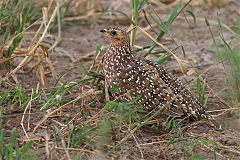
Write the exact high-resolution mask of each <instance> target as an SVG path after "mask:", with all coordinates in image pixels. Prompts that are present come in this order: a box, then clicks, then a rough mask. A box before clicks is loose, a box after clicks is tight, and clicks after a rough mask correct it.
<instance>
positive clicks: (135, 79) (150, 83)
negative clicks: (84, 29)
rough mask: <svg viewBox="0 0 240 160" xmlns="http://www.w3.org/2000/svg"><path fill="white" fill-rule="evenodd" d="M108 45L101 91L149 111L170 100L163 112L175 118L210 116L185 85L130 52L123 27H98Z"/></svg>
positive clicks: (127, 37) (153, 63)
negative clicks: (111, 91)
mask: <svg viewBox="0 0 240 160" xmlns="http://www.w3.org/2000/svg"><path fill="white" fill-rule="evenodd" d="M100 32H102V33H103V34H104V36H105V37H106V38H107V39H108V40H109V42H110V45H109V47H108V49H107V50H106V53H105V54H104V57H103V73H104V75H105V94H108V92H109V90H114V89H115V91H114V92H113V93H112V97H113V98H114V99H116V100H117V101H119V102H123V101H134V102H135V104H136V105H140V106H142V107H143V110H144V111H147V112H150V111H152V110H154V109H156V108H157V107H159V106H160V107H161V106H164V105H166V104H168V103H170V105H169V107H167V108H166V109H165V110H166V113H168V114H170V115H171V114H172V115H173V116H176V117H181V116H189V117H193V118H196V119H202V118H204V119H211V118H212V116H211V115H210V114H209V113H208V112H206V109H205V108H204V107H203V106H202V105H201V104H200V102H199V100H198V99H197V98H196V96H195V95H193V94H192V93H191V92H190V90H189V88H188V87H187V86H186V85H184V84H183V82H182V81H180V80H179V79H178V78H177V77H176V76H174V75H173V74H171V73H170V72H169V71H167V70H166V69H165V68H163V67H162V66H161V65H159V64H157V63H155V62H153V61H150V60H148V59H145V58H141V57H139V56H136V55H135V54H134V51H133V50H132V48H131V46H130V38H129V35H128V33H127V31H126V30H125V29H122V28H120V27H116V26H114V27H108V28H106V29H102V30H100Z"/></svg>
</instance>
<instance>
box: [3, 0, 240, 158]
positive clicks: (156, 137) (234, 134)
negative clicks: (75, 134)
mask: <svg viewBox="0 0 240 160" xmlns="http://www.w3.org/2000/svg"><path fill="white" fill-rule="evenodd" d="M102 3H103V4H104V5H105V7H106V5H107V4H108V2H105V1H103V2H102ZM173 7H174V6H171V5H166V6H164V7H163V8H162V9H161V7H160V9H159V11H160V12H159V13H160V15H159V16H162V17H168V15H170V14H171V12H172V11H173ZM239 7H240V1H237V0H235V1H230V2H229V3H228V4H227V5H224V6H221V7H219V8H218V7H209V8H204V7H203V6H195V5H190V6H189V7H188V9H189V10H191V11H192V12H193V13H194V14H195V16H196V18H197V24H196V25H195V24H194V23H193V21H192V19H191V17H189V16H188V18H187V20H188V23H187V21H186V19H185V17H184V15H183V14H181V15H180V16H179V17H180V18H178V19H177V20H176V21H175V22H174V23H173V25H172V26H171V28H170V30H169V33H170V34H171V36H169V35H167V36H165V37H164V38H163V40H162V41H161V43H163V44H164V45H165V46H166V47H168V48H171V49H172V48H175V47H176V46H177V45H182V46H183V47H184V49H185V52H186V57H185V58H186V60H188V62H190V63H188V64H187V65H186V66H187V68H188V69H191V68H195V69H196V70H197V71H198V72H199V73H203V72H205V71H206V70H208V71H207V72H205V73H204V74H203V75H202V76H203V78H205V79H206V81H207V84H208V89H207V93H210V94H209V99H208V104H207V108H208V110H209V111H212V110H220V109H229V106H227V105H226V104H225V102H227V104H230V105H232V106H231V107H234V104H233V103H231V101H230V99H231V97H225V96H226V95H229V94H228V92H227V87H228V85H227V84H226V80H225V70H224V66H223V64H222V63H218V64H217V62H219V59H218V56H217V55H216V54H215V49H214V43H213V40H212V37H211V34H210V33H209V29H208V27H207V26H206V24H205V18H207V19H209V20H213V21H215V22H217V17H218V16H219V17H220V18H221V22H222V23H224V24H226V25H227V26H229V27H232V26H233V25H234V24H235V23H236V22H237V17H239V16H240V12H239V10H238V8H239ZM123 8H124V9H123V10H126V11H130V9H129V6H127V5H123ZM185 16H186V15H185ZM164 19H166V18H164ZM140 22H141V23H140V26H141V25H142V26H147V23H146V21H144V20H142V21H140ZM113 25H118V26H122V27H125V28H127V27H128V26H129V23H127V22H126V20H122V21H118V20H105V19H101V18H100V19H95V18H93V19H87V20H81V21H74V25H72V26H70V25H67V23H66V22H65V24H64V25H63V31H62V39H61V42H60V43H59V44H58V46H57V48H58V49H61V50H64V51H66V52H67V53H68V54H70V56H67V55H65V54H57V53H54V54H50V55H49V58H50V59H51V60H52V62H53V64H54V68H55V69H56V72H57V75H59V76H61V81H62V82H64V81H68V82H69V81H73V82H74V81H78V80H81V79H82V78H83V77H84V74H83V70H82V69H81V66H84V67H85V68H88V67H89V66H90V65H91V63H92V60H93V58H94V54H91V53H92V52H93V53H94V52H95V50H96V45H100V44H107V43H108V42H107V41H106V39H105V38H104V37H103V35H102V34H101V33H100V32H99V30H100V29H102V28H105V27H108V26H113ZM69 26H70V27H69ZM210 27H211V29H212V32H213V35H214V37H216V40H217V41H219V42H220V38H219V32H218V28H217V25H213V24H211V25H210ZM148 32H150V33H151V35H153V36H154V37H155V36H156V33H154V31H153V30H152V29H150V30H148ZM139 34H140V32H137V41H136V44H137V45H147V44H149V42H150V41H149V40H147V39H146V38H144V37H143V36H141V35H139ZM138 35H139V36H138ZM223 35H224V37H225V40H226V41H227V42H229V43H233V42H234V34H233V33H231V32H229V31H228V30H226V29H223ZM172 38H173V39H174V40H175V42H174V41H173V40H172ZM221 43H222V42H221ZM176 54H177V55H178V56H179V57H183V55H182V54H181V52H180V51H179V50H177V51H176ZM69 57H72V59H73V60H75V62H73V61H72V60H71V59H70V58H69ZM147 58H149V59H156V56H153V55H151V56H148V57H147ZM163 65H164V67H165V68H167V69H168V70H169V71H171V72H173V73H174V74H176V75H177V76H179V77H180V79H183V80H191V79H193V78H194V76H193V75H188V76H183V74H182V73H181V71H180V68H179V66H178V64H177V63H176V61H175V60H174V59H172V60H171V61H169V62H167V63H166V64H163ZM29 68H30V67H29ZM29 68H24V69H22V70H21V71H20V72H18V73H17V74H16V76H17V79H18V81H19V82H20V83H21V84H23V85H24V86H25V88H27V89H31V88H35V86H36V85H37V83H38V82H39V75H38V74H36V73H32V72H30V73H29V72H28V71H29ZM4 70H5V71H4ZM0 73H1V74H2V75H4V74H5V73H6V68H5V69H2V70H1V72H0ZM46 78H47V81H46V82H47V83H46V86H45V88H48V87H51V86H52V85H53V84H54V80H53V79H52V77H51V75H50V74H47V75H46ZM190 87H191V89H193V91H194V88H195V86H194V84H193V83H192V84H191V85H190ZM76 92H78V91H76ZM79 92H81V89H79ZM213 93H214V94H213ZM215 94H217V95H218V96H220V97H225V98H224V99H219V98H218V97H216V95H215ZM99 99H101V98H99ZM223 101H224V102H223ZM72 107H73V108H71V110H72V111H70V110H69V108H63V111H66V110H67V111H68V113H67V114H69V115H68V116H69V117H74V116H75V114H76V112H77V111H78V110H79V109H78V108H77V107H76V106H75V108H74V106H72ZM100 107H102V106H100ZM31 112H32V113H34V112H36V113H39V114H37V115H36V116H32V117H31V120H30V128H31V129H30V130H29V131H28V133H29V134H30V135H31V134H32V133H31V132H32V130H33V128H34V127H35V126H36V124H37V123H38V122H39V121H40V119H41V118H42V117H43V116H44V115H45V114H46V113H45V112H44V111H39V106H37V105H36V107H34V108H32V111H31ZM91 112H93V113H91V114H90V115H95V114H94V111H91ZM218 113H221V112H218ZM18 114H19V113H14V114H13V113H11V114H8V115H7V117H8V118H5V119H4V122H3V127H4V129H5V131H6V133H7V134H6V135H9V134H10V133H11V129H12V128H13V127H17V128H19V129H18V130H19V131H21V133H19V134H18V136H19V140H20V141H21V142H22V143H24V133H23V132H22V128H21V125H20V122H21V118H22V114H19V115H21V116H19V115H18ZM214 114H215V113H214ZM58 116H63V114H56V115H55V117H51V118H49V119H48V120H47V121H46V122H45V123H44V125H42V126H41V127H40V128H39V129H38V130H37V132H36V133H35V134H32V135H31V137H35V138H36V142H35V144H34V146H35V148H34V149H33V152H37V153H38V155H39V158H40V159H44V158H46V157H45V154H46V153H45V148H44V145H45V142H42V141H41V140H42V139H44V138H46V137H45V136H46V135H47V134H48V135H51V133H52V132H53V131H52V130H49V129H48V128H49V127H47V126H48V125H52V124H53V123H55V122H54V120H56V119H57V118H58ZM77 116H81V114H80V113H79V114H77ZM60 119H61V118H60ZM62 119H63V118H62ZM62 119H61V120H60V121H61V122H63V120H62ZM58 120H59V119H58ZM216 121H218V123H220V124H221V125H222V127H223V131H216V130H214V129H212V128H209V127H206V126H205V125H204V124H201V125H196V126H194V127H192V128H188V129H187V131H186V132H184V134H185V135H186V137H191V136H193V135H194V136H196V135H199V137H200V138H206V139H209V140H212V141H214V142H216V144H218V145H217V147H216V152H217V155H216V156H217V159H231V158H232V159H240V134H239V133H240V119H239V117H238V114H237V113H236V112H235V111H234V110H231V109H229V111H227V112H226V113H224V114H222V115H219V116H217V117H216ZM135 134H136V135H135V136H136V138H137V141H138V144H136V140H134V139H133V138H130V139H129V140H128V141H127V143H124V144H123V145H122V147H121V149H120V150H119V152H118V153H117V154H118V158H120V159H187V157H190V156H191V155H188V154H183V151H182V150H181V148H183V146H184V144H186V143H187V142H186V143H185V142H181V143H179V144H178V143H175V144H174V145H169V144H167V143H164V140H165V139H164V138H165V135H162V134H159V133H158V132H156V130H151V129H149V128H145V127H144V128H142V129H140V130H139V131H137V132H136V133H135ZM38 144H39V145H38ZM40 144H41V145H40ZM62 153H63V154H64V152H62ZM191 153H193V152H191ZM194 153H197V154H198V155H201V156H203V157H204V158H205V159H214V156H215V155H214V151H212V150H211V149H207V148H197V149H196V150H195V151H194ZM141 154H142V155H141ZM56 155H57V154H56ZM60 155H61V154H60ZM60 155H58V156H53V157H52V159H58V158H60V157H61V156H60ZM91 157H92V158H93V159H94V158H96V157H95V156H94V155H93V156H91ZM100 159H101V158H100Z"/></svg>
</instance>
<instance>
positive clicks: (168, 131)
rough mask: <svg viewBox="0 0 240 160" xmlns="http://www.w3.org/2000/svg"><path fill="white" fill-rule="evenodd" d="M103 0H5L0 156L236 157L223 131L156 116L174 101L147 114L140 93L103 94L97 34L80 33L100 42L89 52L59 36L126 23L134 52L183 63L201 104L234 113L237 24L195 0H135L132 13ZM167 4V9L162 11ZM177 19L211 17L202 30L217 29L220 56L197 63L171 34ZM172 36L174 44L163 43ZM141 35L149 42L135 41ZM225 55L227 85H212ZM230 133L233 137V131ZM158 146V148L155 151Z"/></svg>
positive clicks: (238, 95) (0, 28)
mask: <svg viewBox="0 0 240 160" xmlns="http://www.w3.org/2000/svg"><path fill="white" fill-rule="evenodd" d="M169 2H170V1H169ZM215 2H216V0H214V3H215ZM101 3H102V2H101V1H97V0H81V1H75V0H74V1H70V0H66V1H54V0H45V1H37V0H35V1H24V0H3V1H2V2H0V20H1V21H0V42H1V43H0V126H1V127H0V129H1V130H0V157H1V158H2V159H9V160H11V159H12V160H13V159H19V160H20V159H29V160H30V159H60V158H63V155H64V157H65V158H66V159H94V157H102V158H106V159H108V158H115V159H124V158H126V157H128V156H129V157H130V158H131V157H132V158H136V157H137V158H139V159H140V158H142V159H148V157H151V158H152V157H153V156H155V158H157V159H164V158H165V159H180V158H184V159H188V160H201V159H226V158H228V159H237V158H238V157H237V156H239V154H240V144H237V142H236V144H235V143H234V145H232V144H230V145H228V144H225V142H223V141H220V140H218V139H214V138H216V137H217V138H219V137H218V136H219V134H218V133H217V131H212V130H211V131H212V132H210V131H209V130H210V129H209V127H206V126H205V125H204V123H201V121H200V122H191V123H190V122H189V121H186V120H185V119H173V118H171V117H164V118H163V117H159V114H160V113H161V112H162V111H163V110H164V108H166V107H168V105H169V104H167V105H166V106H164V107H162V108H156V109H155V110H154V111H153V112H152V113H151V114H149V113H148V114H146V113H144V112H143V111H142V109H141V106H137V107H133V102H134V100H133V101H132V102H123V103H117V102H116V101H110V102H106V101H105V99H104V87H103V86H104V76H103V75H102V72H101V71H100V68H101V59H102V57H103V54H104V52H105V50H106V48H107V46H105V45H101V44H99V42H100V41H98V40H96V37H94V38H93V40H89V39H86V37H85V36H84V34H83V35H80V34H79V33H77V32H78V31H75V32H76V33H74V34H79V37H80V38H81V39H84V38H85V40H84V43H85V42H86V41H93V42H92V43H93V44H92V45H93V46H96V48H95V50H94V51H92V52H90V53H88V46H91V45H85V44H84V43H82V41H81V43H80V42H77V48H75V49H79V48H81V47H82V46H83V47H86V48H85V49H83V51H82V50H81V51H79V52H84V53H79V54H81V55H78V56H77V57H78V58H76V56H74V55H72V54H71V51H70V50H72V49H73V48H71V49H69V48H68V47H67V45H65V44H64V42H63V41H67V42H68V43H67V44H68V45H70V43H71V42H72V41H77V40H76V39H71V38H69V39H67V38H68V36H66V37H67V38H66V37H65V34H68V33H69V34H70V32H71V29H73V30H74V29H76V28H82V29H83V28H84V26H89V27H88V30H87V31H86V33H85V34H87V35H91V34H92V33H91V31H93V30H94V29H92V30H90V28H92V26H97V28H98V27H103V26H104V27H106V25H125V26H127V27H129V32H130V38H131V45H132V46H133V48H134V51H135V53H136V54H138V55H139V56H143V57H147V56H150V57H151V56H152V57H154V58H155V61H156V62H157V63H158V64H161V65H166V64H170V63H173V64H174V63H175V62H177V65H175V67H176V66H178V68H177V69H176V70H180V71H181V72H182V73H181V75H184V76H185V77H191V78H192V80H191V81H189V83H188V84H189V86H190V88H194V87H195V88H196V92H195V93H196V95H197V96H198V98H199V99H200V102H201V103H202V104H203V105H204V106H205V107H208V108H209V107H211V105H208V104H209V103H211V104H212V103H213V104H217V103H220V106H221V108H211V113H214V114H215V115H216V116H215V117H216V118H219V116H220V115H225V114H224V113H226V112H228V111H238V110H239V102H240V78H239V77H240V55H239V49H240V46H239V43H238V41H239V35H238V34H239V33H240V32H239V28H240V26H239V25H238V23H236V25H235V26H234V29H231V28H230V27H228V26H227V25H225V24H224V21H222V20H220V18H216V19H217V20H210V19H201V18H200V17H198V16H199V15H195V13H194V11H193V10H194V9H193V10H191V8H194V7H198V8H201V7H202V6H200V7H199V6H193V5H191V4H192V1H191V0H188V1H179V2H178V3H177V1H175V2H173V3H170V4H164V3H163V2H156V1H151V0H131V1H129V5H130V6H131V8H128V7H126V6H125V8H124V9H127V10H128V12H127V11H125V10H124V11H123V10H121V8H118V7H117V6H118V5H120V2H115V3H113V2H108V3H107V4H105V5H106V6H107V8H106V7H102V6H101V5H102V4H101ZM103 3H104V2H103ZM229 3H230V2H229ZM83 6H84V7H83ZM204 6H205V4H204ZM123 7H124V6H123ZM161 7H163V8H161ZM164 7H165V9H164ZM211 7H212V6H211ZM218 7H219V6H218ZM222 7H224V6H222ZM79 10H80V11H81V12H79ZM162 10H164V11H165V12H166V13H168V15H167V16H162V14H161V11H162ZM170 11H171V12H170ZM178 20H180V21H183V22H184V24H185V25H186V26H187V29H189V33H190V32H191V31H192V30H191V29H192V28H196V27H198V26H201V25H202V24H204V23H203V22H205V26H204V27H206V28H207V29H208V31H209V32H208V33H207V32H206V33H205V34H207V35H209V36H211V37H212V41H211V43H212V44H213V46H214V48H215V50H214V51H215V55H217V56H216V57H218V61H220V62H217V63H216V64H213V65H212V66H210V67H207V68H203V69H202V70H200V69H199V70H198V71H197V70H196V69H195V67H194V66H195V64H193V62H192V60H191V58H189V57H188V50H187V49H185V48H184V45H181V43H180V42H179V41H178V40H177V39H176V38H175V37H174V35H173V34H172V31H171V30H172V28H174V27H175V28H176V26H174V23H177V21H178ZM109 21H110V22H109ZM126 23H127V25H126ZM181 23H182V22H181ZM76 26H77V27H76ZM142 26H145V28H144V27H142ZM179 28H180V29H181V25H179ZM216 30H217V33H218V35H217V36H216V34H215V32H214V31H216ZM226 30H228V31H230V33H231V34H233V35H234V40H233V41H231V42H229V40H228V39H226V37H224V33H225V32H226ZM150 31H151V32H150ZM93 32H94V31H93ZM64 33H65V34H64ZM94 35H95V33H94ZM70 36H71V35H70ZM82 36H83V37H82ZM141 38H145V39H144V40H142V39H141ZM169 39H170V40H171V44H172V45H170V46H169V45H163V44H162V42H165V41H166V42H167V41H168V40H169ZM94 40H96V41H94ZM148 40H150V41H148ZM139 41H141V42H144V45H138V44H139ZM190 41H191V40H189V43H190ZM60 42H63V44H62V43H60ZM64 47H65V48H64ZM71 47H72V46H71ZM75 47H76V46H75ZM89 48H91V47H89ZM199 54H200V53H199ZM62 59H63V60H62ZM216 61H217V58H216ZM83 62H84V63H83ZM219 63H220V64H222V66H223V70H222V71H224V75H225V79H226V82H227V85H224V84H223V85H222V86H221V87H222V88H221V90H217V91H216V90H214V89H213V88H212V86H211V85H210V84H209V83H208V78H209V77H206V75H205V73H207V72H208V71H209V70H210V69H211V68H212V67H216V66H217V65H219ZM66 64H67V67H66ZM189 66H190V67H189ZM65 67H66V68H65ZM201 67H205V65H203V66H201ZM201 67H200V68H201ZM63 68H64V69H63ZM59 70H61V71H59ZM219 70H220V69H219ZM76 71H77V73H76ZM73 74H74V76H72V75H73ZM216 74H217V73H216ZM179 75H180V74H179ZM210 78H211V77H210ZM224 87H225V88H224ZM218 89H219V88H218ZM226 90H227V91H228V92H227V94H226V93H225V92H224V91H226ZM112 92H115V90H114V89H113V90H112ZM212 97H213V98H212ZM229 97H231V98H229ZM209 99H210V100H209ZM209 101H210V102H209ZM231 106H233V107H231ZM226 118H227V117H226ZM219 119H221V118H219ZM206 128H207V129H206ZM238 129H239V128H238ZM202 130H203V131H202ZM208 131H209V132H208ZM215 132H216V133H215ZM215 135H216V136H215ZM214 136H215V137H214ZM227 136H228V138H229V139H233V135H227ZM220 139H221V138H220ZM217 140H218V141H217ZM227 142H228V141H227ZM154 145H156V146H157V147H153V146H154ZM43 146H44V147H43ZM148 146H150V147H149V148H148ZM151 147H153V148H151ZM154 148H158V150H155V149H154ZM126 150H127V152H128V154H129V155H127V152H126ZM153 151H155V152H157V153H155V155H151V154H152V153H153ZM41 153H44V155H42V154H41ZM134 153H137V154H134ZM138 153H140V156H139V155H138Z"/></svg>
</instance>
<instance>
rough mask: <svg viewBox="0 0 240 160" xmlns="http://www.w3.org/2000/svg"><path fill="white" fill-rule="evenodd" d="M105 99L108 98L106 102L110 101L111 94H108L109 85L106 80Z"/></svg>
mask: <svg viewBox="0 0 240 160" xmlns="http://www.w3.org/2000/svg"><path fill="white" fill-rule="evenodd" d="M104 89H105V98H106V101H109V93H108V85H107V81H106V79H105V87H104Z"/></svg>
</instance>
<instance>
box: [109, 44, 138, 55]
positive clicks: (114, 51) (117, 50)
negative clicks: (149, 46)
mask: <svg viewBox="0 0 240 160" xmlns="http://www.w3.org/2000/svg"><path fill="white" fill-rule="evenodd" d="M116 56H117V57H119V56H120V57H122V58H124V57H125V58H127V57H132V56H133V54H132V51H131V47H130V45H128V44H124V45H121V46H115V45H110V46H109V48H108V51H107V57H116Z"/></svg>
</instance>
